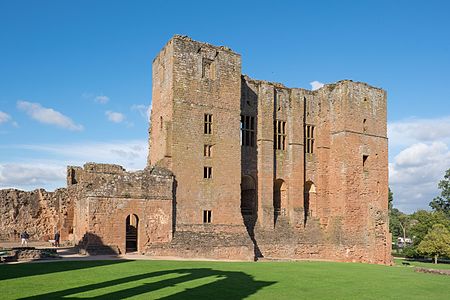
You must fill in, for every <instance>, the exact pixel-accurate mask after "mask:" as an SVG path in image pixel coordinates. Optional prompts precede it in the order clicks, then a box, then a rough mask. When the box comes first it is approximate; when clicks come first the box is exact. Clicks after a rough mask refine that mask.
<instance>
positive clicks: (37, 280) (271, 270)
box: [0, 261, 450, 300]
mask: <svg viewBox="0 0 450 300" xmlns="http://www.w3.org/2000/svg"><path fill="white" fill-rule="evenodd" d="M449 295H450V276H442V275H434V274H423V273H415V272H414V271H413V268H411V267H403V266H393V267H388V266H378V265H368V264H352V263H331V262H263V263H253V262H236V263H235V262H233V263H230V262H194V261H189V262H182V261H82V262H75V261H67V262H51V263H27V264H15V265H1V266H0V298H1V299H18V298H21V299H62V298H70V299H77V298H96V299H123V298H130V299H243V298H248V299H271V300H275V299H377V300H378V299H449Z"/></svg>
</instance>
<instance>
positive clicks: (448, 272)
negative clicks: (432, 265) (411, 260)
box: [414, 267, 450, 276]
mask: <svg viewBox="0 0 450 300" xmlns="http://www.w3.org/2000/svg"><path fill="white" fill-rule="evenodd" d="M414 272H420V273H430V274H438V275H449V276H450V270H437V269H428V268H417V267H416V268H414Z"/></svg>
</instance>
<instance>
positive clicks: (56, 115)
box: [17, 100, 83, 131]
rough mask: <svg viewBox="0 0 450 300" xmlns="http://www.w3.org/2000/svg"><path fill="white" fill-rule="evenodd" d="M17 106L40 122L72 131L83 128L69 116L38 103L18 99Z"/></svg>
mask: <svg viewBox="0 0 450 300" xmlns="http://www.w3.org/2000/svg"><path fill="white" fill-rule="evenodd" d="M17 108H18V109H19V110H22V111H24V112H26V113H27V114H28V115H29V116H30V117H31V118H33V119H34V120H36V121H38V122H40V123H44V124H50V125H56V126H58V127H61V128H65V129H69V130H74V131H80V130H83V126H82V125H79V124H75V123H74V122H73V121H72V119H71V118H69V117H67V116H65V115H63V114H62V113H60V112H58V111H56V110H54V109H52V108H46V107H43V106H41V105H40V104H39V103H33V102H28V101H22V100H19V101H17Z"/></svg>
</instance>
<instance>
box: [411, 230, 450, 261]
mask: <svg viewBox="0 0 450 300" xmlns="http://www.w3.org/2000/svg"><path fill="white" fill-rule="evenodd" d="M417 251H418V252H419V253H422V254H424V255H427V256H432V257H434V263H435V264H437V259H438V257H439V256H450V231H449V230H448V229H447V228H446V227H445V226H444V225H442V224H434V225H433V228H432V229H431V230H430V231H429V232H428V233H427V235H426V236H425V237H424V238H423V240H422V241H421V242H420V244H419V247H417Z"/></svg>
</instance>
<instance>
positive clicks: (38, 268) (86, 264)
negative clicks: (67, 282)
mask: <svg viewBox="0 0 450 300" xmlns="http://www.w3.org/2000/svg"><path fill="white" fill-rule="evenodd" d="M123 262H129V260H93V261H58V262H46V263H23V264H8V265H4V266H2V265H0V281H1V280H5V279H13V278H19V277H21V278H23V277H27V276H34V275H43V274H50V273H56V272H65V271H72V270H80V269H86V268H95V267H101V266H106V265H112V264H118V263H123Z"/></svg>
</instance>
